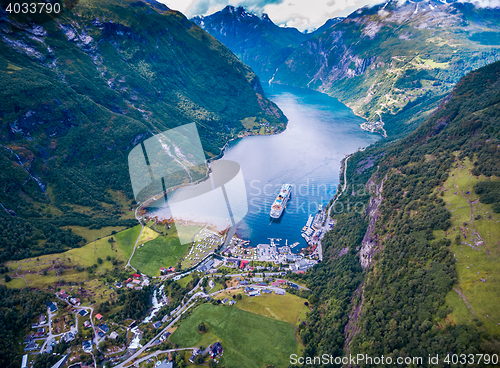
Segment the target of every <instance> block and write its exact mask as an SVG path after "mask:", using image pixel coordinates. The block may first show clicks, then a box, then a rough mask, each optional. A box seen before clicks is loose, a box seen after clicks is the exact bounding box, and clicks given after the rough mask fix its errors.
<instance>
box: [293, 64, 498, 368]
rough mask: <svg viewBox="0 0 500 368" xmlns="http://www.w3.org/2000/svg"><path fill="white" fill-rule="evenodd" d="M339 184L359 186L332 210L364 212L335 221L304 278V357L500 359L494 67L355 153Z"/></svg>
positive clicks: (463, 81) (479, 72)
mask: <svg viewBox="0 0 500 368" xmlns="http://www.w3.org/2000/svg"><path fill="white" fill-rule="evenodd" d="M346 177H347V182H348V183H352V186H354V185H353V184H356V187H357V185H358V184H366V185H365V187H364V190H358V191H357V192H355V191H346V192H344V193H342V194H341V195H339V197H338V198H337V203H346V204H347V203H352V201H353V199H355V200H357V201H360V202H362V203H364V204H365V210H364V211H363V213H362V214H357V213H349V212H348V211H346V212H344V213H340V214H336V215H335V216H334V218H335V219H336V223H335V226H334V228H333V229H332V230H331V231H329V232H328V233H327V234H325V237H324V240H323V242H322V245H323V250H324V254H325V257H324V261H323V262H321V263H320V264H318V265H317V266H316V267H315V268H314V269H312V270H311V271H310V273H309V274H308V275H307V274H306V276H305V278H306V279H307V280H308V287H309V288H310V289H311V292H312V294H314V295H315V297H316V298H317V300H318V302H317V303H315V305H314V308H313V310H312V311H311V314H310V316H311V317H310V318H309V319H308V328H307V329H304V331H302V333H301V336H302V337H303V338H304V340H305V344H306V349H305V354H306V355H308V356H318V355H321V354H323V353H326V354H335V356H345V355H346V354H349V353H350V354H352V355H353V356H356V354H362V355H363V356H364V355H365V354H366V355H367V356H370V357H375V356H382V355H384V356H385V357H390V358H392V359H394V361H395V359H396V358H397V357H406V356H427V355H428V354H431V355H432V354H434V355H436V354H439V356H440V357H441V359H444V358H445V357H446V356H447V354H449V352H450V351H453V349H455V350H458V351H462V352H463V353H464V354H465V353H471V354H474V353H482V354H486V353H487V354H493V353H495V352H496V351H498V346H499V341H498V332H499V325H498V321H499V320H500V315H499V313H498V311H497V309H498V308H495V307H496V305H498V303H499V302H500V297H499V296H498V295H499V293H498V292H497V291H498V289H499V287H500V282H499V280H498V279H496V278H494V276H493V274H494V273H495V271H493V270H496V269H497V267H498V261H499V254H500V252H499V248H500V234H499V233H498V232H496V233H493V232H492V230H491V229H498V222H499V221H500V217H499V215H498V210H497V209H496V208H500V207H495V203H498V192H496V190H498V189H494V188H498V185H497V184H498V178H499V177H500V61H497V62H495V63H492V64H490V65H487V66H485V67H483V68H480V69H478V70H476V71H473V72H471V73H468V74H467V75H466V76H465V77H463V78H462V79H461V80H460V81H459V82H458V83H457V84H456V86H455V87H454V89H453V90H452V92H451V93H450V95H449V96H448V97H447V98H445V99H443V101H442V103H441V104H440V106H439V108H437V109H435V110H434V112H433V115H432V116H431V117H430V118H429V119H427V120H426V121H425V122H424V123H422V124H421V125H420V126H419V127H418V128H417V129H416V130H415V131H414V132H412V133H411V134H409V135H408V136H407V137H405V138H403V139H399V140H396V141H393V142H387V141H386V142H383V141H380V142H378V143H376V144H374V145H372V146H370V147H368V148H367V149H366V150H363V151H358V152H356V153H354V154H353V155H352V156H351V157H350V159H349V165H348V167H347V173H346ZM361 187H362V186H361ZM486 188H489V189H486ZM367 189H370V190H367ZM478 189H480V191H479V193H478V191H477V190H478ZM367 192H368V193H369V195H368V193H367ZM486 192H488V196H489V199H488V200H486V199H485V198H481V196H482V195H486ZM478 194H479V196H478ZM344 249H345V251H344ZM340 250H342V254H343V255H342V257H332V255H336V254H339V252H340ZM354 261H356V263H355V264H354V263H353V262H354ZM339 331H341V332H342V336H339ZM359 363H361V364H359ZM357 365H359V366H360V367H371V366H373V364H370V363H367V362H359V361H358V364H357ZM389 365H390V364H389ZM353 366H354V364H353ZM477 366H480V364H477Z"/></svg>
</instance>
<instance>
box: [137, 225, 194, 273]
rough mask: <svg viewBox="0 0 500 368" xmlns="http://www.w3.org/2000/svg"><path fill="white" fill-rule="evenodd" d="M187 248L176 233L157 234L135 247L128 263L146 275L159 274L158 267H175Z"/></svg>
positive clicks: (187, 245)
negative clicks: (154, 237)
mask: <svg viewBox="0 0 500 368" xmlns="http://www.w3.org/2000/svg"><path fill="white" fill-rule="evenodd" d="M188 249H189V244H181V243H180V242H179V239H178V238H177V236H176V235H170V234H169V235H167V236H159V237H157V238H156V239H153V240H150V241H148V242H146V243H144V245H142V246H141V247H140V248H138V249H136V251H135V253H134V257H133V258H132V261H131V263H130V264H131V265H132V267H134V268H136V269H138V270H140V271H141V272H143V273H145V274H146V275H149V276H159V275H160V267H170V266H174V267H175V266H176V265H177V262H178V261H179V260H180V259H181V258H182V256H184V254H186V252H187V251H188Z"/></svg>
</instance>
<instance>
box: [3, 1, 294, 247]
mask: <svg viewBox="0 0 500 368" xmlns="http://www.w3.org/2000/svg"><path fill="white" fill-rule="evenodd" d="M0 47H1V50H2V51H1V53H0V66H1V71H2V72H1V73H2V76H1V78H0V119H1V126H0V137H1V138H0V140H1V141H2V146H1V147H0V166H1V167H2V173H1V174H0V183H1V184H2V185H1V189H0V203H1V204H2V206H3V207H4V209H5V210H4V209H1V208H0V212H1V214H2V216H7V218H8V219H9V221H14V220H15V221H17V222H19V224H21V225H16V226H20V227H21V228H22V226H24V225H22V224H24V222H23V221H24V220H26V219H30V221H32V220H33V221H35V219H36V221H42V222H44V223H52V224H56V225H55V226H56V227H57V226H66V225H70V224H77V225H82V226H92V225H95V226H101V225H106V224H108V225H109V224H110V223H111V222H113V221H114V223H115V224H118V223H120V221H122V218H121V216H120V212H121V211H122V210H123V205H124V203H126V202H127V201H128V203H130V199H128V200H126V201H125V199H124V198H122V199H120V200H118V197H117V196H116V193H117V192H120V193H122V194H121V195H122V196H124V197H125V198H126V197H127V196H128V197H129V198H131V186H130V180H129V177H128V170H127V155H128V152H129V151H130V150H131V149H132V148H133V147H134V146H135V145H137V144H138V143H140V142H141V141H143V140H145V139H147V138H148V137H150V136H151V135H153V134H156V133H158V132H161V131H164V130H166V129H169V128H173V127H176V126H179V125H183V124H187V123H191V122H195V123H196V124H197V126H198V130H199V132H200V136H201V140H202V144H203V148H204V149H205V153H206V155H207V157H214V156H216V155H218V154H220V152H221V148H222V147H223V146H224V145H225V143H226V142H227V141H228V140H229V139H231V138H233V137H237V136H238V135H240V134H242V133H243V132H246V130H247V129H245V127H244V125H243V123H242V121H245V119H247V118H248V119H253V121H258V122H262V124H266V125H267V124H269V127H270V129H271V130H273V131H279V130H282V129H284V127H285V124H286V118H285V117H284V116H283V114H282V112H281V111H280V110H279V108H278V107H277V106H276V105H274V104H273V103H272V102H270V101H269V100H267V99H266V98H265V97H264V96H263V92H262V88H261V86H260V84H259V80H258V78H257V76H256V75H255V74H254V73H253V72H252V71H251V70H250V68H248V67H247V66H246V65H244V64H243V63H242V62H241V61H239V60H238V59H237V58H236V57H235V56H234V54H233V53H231V51H230V50H229V49H227V48H226V47H225V46H223V45H222V44H221V43H220V42H218V41H217V40H216V39H214V38H213V37H212V36H210V35H208V34H207V33H206V32H205V31H203V30H202V29H200V28H199V27H198V26H196V25H194V24H193V23H192V22H190V21H189V20H188V19H186V18H185V17H184V16H183V15H182V14H180V13H179V12H176V11H171V10H168V8H166V7H165V6H160V5H159V4H157V3H155V2H154V1H152V2H150V3H145V2H142V1H128V0H125V1H106V2H104V3H103V2H100V1H94V0H87V1H85V0H84V1H81V2H79V3H78V5H77V6H76V7H75V8H74V9H73V10H72V11H71V12H69V13H67V14H65V15H63V16H61V17H59V18H57V19H55V20H53V21H50V22H46V23H43V24H40V25H34V24H32V23H21V22H20V21H18V20H16V19H14V18H12V17H11V16H10V15H9V14H7V13H5V12H2V13H1V14H0ZM110 190H113V191H114V192H113V193H115V194H112V192H110ZM39 201H41V202H43V203H45V204H44V205H43V207H41V206H42V205H41V204H40V203H38V202H39ZM105 203H106V205H105V206H104V204H105ZM75 205H79V206H85V208H79V209H78V210H77V209H76V207H74V206H75ZM103 206H104V207H103ZM125 206H126V207H128V204H125ZM75 211H76V212H75ZM13 214H16V215H17V216H12V215H13ZM73 215H75V216H77V217H72V216H73ZM101 215H102V216H101ZM100 216H101V217H102V218H101V217H100ZM14 218H15V219H14ZM101 220H102V221H104V222H103V223H102V224H101V225H97V224H96V223H97V222H99V221H101ZM17 222H16V223H17ZM40 226H41V225H40ZM40 226H38V225H36V226H35V228H37V229H40ZM50 229H52V228H50ZM50 229H49V227H47V228H46V229H45V230H43V231H35V230H33V232H32V234H31V233H30V232H29V231H27V230H26V229H25V230H26V234H28V235H26V236H27V237H28V238H30V239H31V240H29V241H24V242H23V241H21V240H19V247H17V248H16V247H12V249H10V250H9V251H8V252H7V253H8V254H9V256H7V257H11V256H12V254H14V253H16V252H24V250H26V249H28V248H29V247H30V244H31V243H33V244H38V245H39V246H40V248H41V249H40V250H39V251H42V252H43V251H46V249H48V248H49V247H48V246H47V247H45V249H44V246H43V245H44V244H45V243H46V242H47V238H48V237H49V235H50V234H49V233H54V231H52V230H50ZM2 231H3V230H2ZM5 231H8V230H5ZM9 231H11V232H12V231H13V230H12V228H11V229H10V230H9ZM45 233H46V234H45ZM29 234H31V235H29ZM43 234H45V235H43ZM44 236H45V238H44ZM68 236H69V235H68ZM70 238H71V237H70ZM42 239H45V240H42ZM68 239H69V238H68ZM79 241H80V240H79V239H78V238H74V239H73V241H66V240H64V239H62V240H61V239H59V241H58V242H57V241H55V240H54V241H53V243H52V244H53V246H54V247H55V244H56V243H58V245H57V247H58V248H59V250H61V248H62V247H64V246H65V245H68V243H71V244H72V245H74V244H73V243H75V242H76V243H78V242H79ZM76 243H75V244H76ZM28 251H29V249H28ZM28 255H29V253H28ZM25 256H27V255H25Z"/></svg>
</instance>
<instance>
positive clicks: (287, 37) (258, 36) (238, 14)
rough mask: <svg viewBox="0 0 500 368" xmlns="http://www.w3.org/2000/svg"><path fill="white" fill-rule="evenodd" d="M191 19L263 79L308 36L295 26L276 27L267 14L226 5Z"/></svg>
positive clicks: (269, 75)
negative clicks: (209, 13) (219, 9)
mask: <svg viewBox="0 0 500 368" xmlns="http://www.w3.org/2000/svg"><path fill="white" fill-rule="evenodd" d="M191 21H193V22H194V23H196V24H197V25H199V26H200V27H201V28H203V29H204V30H205V31H207V32H208V33H210V34H211V35H212V36H214V37H215V38H216V39H218V40H219V41H220V42H222V43H223V44H224V45H226V46H227V47H228V48H229V49H231V51H232V52H234V53H235V55H236V56H237V57H238V58H239V59H240V60H241V61H243V62H244V63H245V64H247V65H248V66H250V67H251V68H252V70H253V71H255V72H256V73H257V75H259V77H260V78H261V79H262V81H264V82H267V81H269V80H270V79H272V77H273V74H274V72H275V71H276V68H277V67H278V66H279V65H280V64H281V63H283V61H285V60H286V58H287V57H288V56H290V54H291V53H292V52H293V51H294V50H295V48H296V47H298V46H299V45H300V44H301V43H302V42H303V41H305V40H306V39H307V38H309V36H308V35H305V34H303V33H301V32H299V31H298V30H297V29H295V28H283V27H278V26H277V25H276V24H274V23H273V22H272V21H271V19H269V17H268V16H267V14H263V15H262V16H261V17H259V16H257V15H255V14H251V13H249V12H247V11H245V9H244V8H243V7H238V8H235V7H233V6H227V7H225V8H224V9H223V10H221V11H219V12H217V13H214V14H212V15H209V16H206V17H203V16H197V17H194V18H192V19H191Z"/></svg>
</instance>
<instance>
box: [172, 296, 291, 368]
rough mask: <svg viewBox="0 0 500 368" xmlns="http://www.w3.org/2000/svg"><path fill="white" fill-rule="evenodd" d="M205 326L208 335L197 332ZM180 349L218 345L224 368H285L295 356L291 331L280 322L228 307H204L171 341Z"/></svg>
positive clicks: (184, 322)
mask: <svg viewBox="0 0 500 368" xmlns="http://www.w3.org/2000/svg"><path fill="white" fill-rule="evenodd" d="M201 322H204V323H205V325H206V326H208V331H207V332H206V333H204V334H200V333H199V332H198V325H199V324H200V323H201ZM170 341H172V343H174V344H178V345H180V346H186V347H190V346H204V347H206V346H208V345H209V344H212V343H214V342H216V341H220V342H221V344H222V347H223V349H224V355H223V357H222V359H221V363H220V364H221V365H222V366H225V367H227V368H247V367H248V368H261V367H264V366H265V365H266V364H272V365H274V367H276V368H278V367H287V366H288V365H289V360H290V354H294V353H298V343H297V341H296V340H295V335H294V329H293V327H292V326H291V325H290V324H288V323H286V322H282V321H277V320H275V319H271V318H267V317H263V316H259V315H257V314H254V313H250V312H246V311H243V310H241V309H237V308H232V307H229V306H215V305H212V304H203V305H201V306H199V307H198V308H197V309H196V310H195V311H194V312H193V314H192V315H190V316H189V317H187V318H186V319H185V320H184V321H183V322H182V323H181V325H180V326H179V328H178V329H177V330H176V331H175V332H174V334H173V335H172V336H171V337H170Z"/></svg>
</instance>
